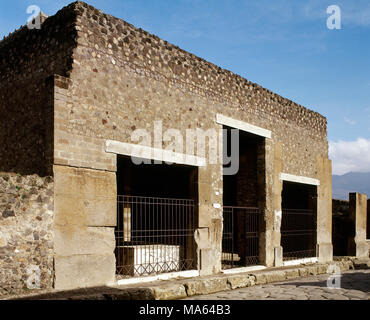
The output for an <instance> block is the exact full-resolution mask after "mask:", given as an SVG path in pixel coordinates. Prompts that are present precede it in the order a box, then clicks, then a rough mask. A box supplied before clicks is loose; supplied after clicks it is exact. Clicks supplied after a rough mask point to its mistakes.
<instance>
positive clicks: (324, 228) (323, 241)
mask: <svg viewBox="0 0 370 320" xmlns="http://www.w3.org/2000/svg"><path fill="white" fill-rule="evenodd" d="M317 175H318V179H319V180H320V185H319V186H318V191H317V193H318V199H317V255H318V260H319V262H320V263H326V262H330V261H332V260H333V245H332V166H331V160H329V159H327V158H321V157H318V158H317Z"/></svg>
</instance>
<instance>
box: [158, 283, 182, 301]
mask: <svg viewBox="0 0 370 320" xmlns="http://www.w3.org/2000/svg"><path fill="white" fill-rule="evenodd" d="M153 294H154V299H155V300H177V299H183V298H185V297H187V294H186V289H185V286H183V285H179V284H177V283H174V284H168V285H163V286H160V287H155V288H154V289H153Z"/></svg>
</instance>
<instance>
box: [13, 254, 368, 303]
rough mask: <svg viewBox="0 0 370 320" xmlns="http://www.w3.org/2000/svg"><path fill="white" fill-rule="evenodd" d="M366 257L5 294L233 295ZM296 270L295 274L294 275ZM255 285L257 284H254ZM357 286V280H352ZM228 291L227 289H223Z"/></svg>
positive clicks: (362, 265) (364, 265)
mask: <svg viewBox="0 0 370 320" xmlns="http://www.w3.org/2000/svg"><path fill="white" fill-rule="evenodd" d="M369 267H370V261H369V260H367V261H357V260H355V259H351V258H347V259H341V260H338V261H335V262H333V263H329V264H316V265H312V264H311V265H301V266H294V267H287V268H285V267H284V268H279V269H277V270H276V269H275V270H274V269H266V270H262V271H258V272H254V273H248V272H247V273H239V274H232V275H226V274H220V275H217V276H212V277H209V276H206V277H197V278H192V279H179V280H171V282H167V281H160V282H152V283H147V284H142V285H140V286H138V285H133V286H132V285H129V286H112V287H107V286H104V287H95V288H86V289H77V290H70V291H59V292H46V291H44V292H42V293H41V294H29V295H23V296H17V297H8V299H12V298H13V299H14V298H18V299H31V300H38V299H61V300H64V299H70V300H81V299H84V300H86V299H89V300H166V299H180V298H183V297H184V293H185V296H188V297H194V299H198V298H201V297H204V296H203V294H207V295H209V294H211V293H212V292H221V291H224V292H223V293H220V294H228V295H229V294H230V295H234V293H235V292H238V290H230V289H241V288H245V287H250V286H253V287H254V288H253V292H255V293H258V292H260V291H261V289H263V288H264V286H265V285H266V284H267V285H268V284H269V283H276V281H285V280H286V279H287V280H289V279H293V276H294V278H296V280H295V282H300V281H306V280H307V279H310V278H307V277H312V276H317V275H322V274H326V275H325V278H326V279H328V278H329V276H328V274H332V273H333V271H335V273H338V272H339V271H340V272H341V273H342V274H343V273H345V272H348V271H349V270H353V269H356V270H355V271H356V272H358V273H361V270H362V269H368V268H369ZM298 274H299V276H298ZM257 277H258V278H259V279H260V284H261V285H257ZM298 277H306V279H298ZM255 285H257V286H255ZM353 285H354V286H357V285H358V284H353ZM225 291H228V292H230V293H226V292H225Z"/></svg>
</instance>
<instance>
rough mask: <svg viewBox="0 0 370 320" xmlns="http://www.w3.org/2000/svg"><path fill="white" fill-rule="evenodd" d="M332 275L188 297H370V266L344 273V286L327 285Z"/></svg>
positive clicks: (316, 298)
mask: <svg viewBox="0 0 370 320" xmlns="http://www.w3.org/2000/svg"><path fill="white" fill-rule="evenodd" d="M328 278H329V275H327V274H324V275H319V276H313V277H307V278H301V279H294V280H289V281H284V282H278V283H274V284H266V285H257V286H254V287H247V288H243V289H237V290H231V291H224V292H218V293H214V294H209V295H201V296H194V297H191V298H187V299H186V300H370V270H353V271H347V272H344V273H343V274H342V277H341V278H340V282H341V284H340V287H341V288H340V289H339V288H338V289H333V288H328V287H327V280H328Z"/></svg>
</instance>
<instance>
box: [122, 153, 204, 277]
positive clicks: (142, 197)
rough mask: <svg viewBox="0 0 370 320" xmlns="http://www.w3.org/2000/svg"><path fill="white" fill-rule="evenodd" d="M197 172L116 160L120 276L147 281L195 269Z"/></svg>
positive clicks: (164, 165) (186, 167) (190, 169)
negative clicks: (153, 277)
mask: <svg viewBox="0 0 370 320" xmlns="http://www.w3.org/2000/svg"><path fill="white" fill-rule="evenodd" d="M197 175H198V169H197V168H194V167H189V166H179V165H166V164H141V165H136V164H134V163H133V162H132V161H131V158H128V157H121V156H119V157H118V160H117V191H118V205H117V227H116V261H117V274H118V275H120V276H122V277H125V276H126V277H132V276H145V275H151V274H158V273H164V272H173V271H183V270H190V269H195V268H196V261H195V257H196V254H195V244H194V230H195V226H196V225H197V224H196V216H197V215H196V212H197V193H198V191H197V183H196V182H197Z"/></svg>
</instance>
